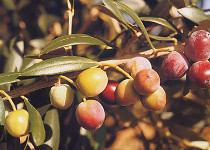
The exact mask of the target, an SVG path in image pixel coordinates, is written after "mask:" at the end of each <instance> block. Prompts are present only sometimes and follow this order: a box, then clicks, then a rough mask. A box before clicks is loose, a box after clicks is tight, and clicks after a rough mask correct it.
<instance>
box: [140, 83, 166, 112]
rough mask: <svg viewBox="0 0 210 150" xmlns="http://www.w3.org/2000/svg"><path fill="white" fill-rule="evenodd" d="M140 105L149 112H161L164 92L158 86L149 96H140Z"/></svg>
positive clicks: (164, 98)
mask: <svg viewBox="0 0 210 150" xmlns="http://www.w3.org/2000/svg"><path fill="white" fill-rule="evenodd" d="M141 102H142V105H143V106H144V107H145V108H146V109H148V110H151V111H156V110H161V109H163V107H164V106H165V104H166V93H165V90H164V89H163V88H162V87H161V86H159V88H158V89H157V90H156V91H155V92H154V93H152V94H151V95H147V96H142V98H141Z"/></svg>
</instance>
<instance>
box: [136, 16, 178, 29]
mask: <svg viewBox="0 0 210 150" xmlns="http://www.w3.org/2000/svg"><path fill="white" fill-rule="evenodd" d="M140 19H141V20H142V21H149V22H154V23H157V24H160V25H162V26H165V27H168V28H169V29H171V30H172V31H174V32H178V31H177V29H176V28H175V27H174V26H173V25H172V24H171V23H170V22H168V21H167V20H166V19H163V18H160V17H140Z"/></svg>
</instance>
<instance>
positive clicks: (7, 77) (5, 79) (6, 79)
mask: <svg viewBox="0 0 210 150" xmlns="http://www.w3.org/2000/svg"><path fill="white" fill-rule="evenodd" d="M19 76H20V73H18V72H11V73H1V74H0V85H3V84H7V83H14V82H18V81H20V80H19V79H17V78H18V77H19Z"/></svg>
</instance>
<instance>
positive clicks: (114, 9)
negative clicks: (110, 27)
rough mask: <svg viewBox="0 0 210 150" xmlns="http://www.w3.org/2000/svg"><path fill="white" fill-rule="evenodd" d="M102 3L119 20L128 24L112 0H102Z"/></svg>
mask: <svg viewBox="0 0 210 150" xmlns="http://www.w3.org/2000/svg"><path fill="white" fill-rule="evenodd" d="M102 1H103V3H104V5H105V6H106V7H107V8H108V9H109V10H110V11H111V12H113V14H114V15H115V16H116V17H117V18H118V19H119V20H121V21H122V22H123V23H124V24H128V23H127V21H126V19H125V18H124V16H123V15H122V13H121V12H120V10H119V9H118V8H117V6H116V5H115V3H114V2H113V0H102Z"/></svg>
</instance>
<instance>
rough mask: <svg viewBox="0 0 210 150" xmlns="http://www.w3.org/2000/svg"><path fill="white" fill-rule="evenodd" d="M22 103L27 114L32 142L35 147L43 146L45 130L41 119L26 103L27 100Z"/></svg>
mask: <svg viewBox="0 0 210 150" xmlns="http://www.w3.org/2000/svg"><path fill="white" fill-rule="evenodd" d="M24 102H25V104H26V107H27V110H28V113H29V118H30V124H31V127H30V128H31V134H32V137H33V141H34V143H35V145H36V146H39V145H41V144H43V143H44V140H45V129H44V124H43V121H42V118H41V116H40V113H39V112H38V111H37V110H36V109H35V108H34V107H33V106H32V105H31V104H30V103H29V102H28V100H27V99H24Z"/></svg>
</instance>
